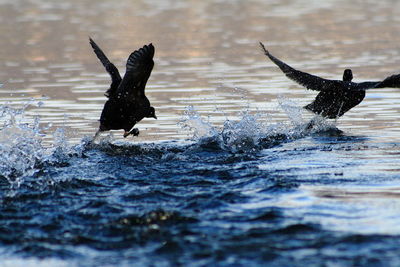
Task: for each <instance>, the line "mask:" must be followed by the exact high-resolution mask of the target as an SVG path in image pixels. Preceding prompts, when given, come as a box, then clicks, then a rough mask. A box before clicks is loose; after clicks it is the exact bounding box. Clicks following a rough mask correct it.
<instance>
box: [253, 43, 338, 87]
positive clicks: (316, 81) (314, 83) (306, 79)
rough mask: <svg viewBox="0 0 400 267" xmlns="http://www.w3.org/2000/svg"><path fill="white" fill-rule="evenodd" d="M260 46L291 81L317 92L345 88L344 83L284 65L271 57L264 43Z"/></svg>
mask: <svg viewBox="0 0 400 267" xmlns="http://www.w3.org/2000/svg"><path fill="white" fill-rule="evenodd" d="M260 45H261V48H262V49H263V51H264V54H265V55H266V56H267V57H269V59H271V61H272V62H274V63H275V64H276V65H277V66H278V67H279V68H280V69H281V70H282V71H283V73H284V74H285V75H286V76H287V77H288V78H289V79H291V80H293V81H295V82H297V83H298V84H300V85H302V86H304V87H306V88H307V89H310V90H315V91H328V90H333V89H335V88H338V87H342V86H343V85H342V84H343V82H342V81H339V80H328V79H323V78H321V77H318V76H315V75H312V74H309V73H306V72H302V71H299V70H296V69H294V68H292V67H291V66H289V65H287V64H286V63H284V62H283V61H281V60H279V59H278V58H276V57H274V56H273V55H271V54H270V53H269V51H268V50H267V49H266V48H265V46H264V45H263V43H261V42H260Z"/></svg>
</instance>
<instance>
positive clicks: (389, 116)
mask: <svg viewBox="0 0 400 267" xmlns="http://www.w3.org/2000/svg"><path fill="white" fill-rule="evenodd" d="M0 4H1V6H2V8H1V11H0V12H1V22H2V32H3V33H4V34H5V35H6V36H7V38H1V40H0V44H1V47H2V49H1V51H0V55H1V58H2V64H1V65H0V73H1V79H2V81H3V82H4V83H5V85H4V87H3V88H2V89H1V90H0V94H1V99H2V100H1V101H2V102H3V103H4V102H5V101H11V102H12V104H15V105H17V103H18V102H20V101H21V100H26V99H30V98H32V97H34V98H39V97H42V96H43V95H45V96H47V97H48V99H47V100H46V101H44V103H45V104H44V105H43V106H42V107H41V108H39V109H37V108H36V109H35V108H33V109H31V110H30V113H31V114H32V115H33V114H37V115H40V116H41V117H43V118H44V121H43V122H46V123H47V122H51V123H53V124H54V127H58V126H61V125H63V126H66V127H68V128H69V129H70V132H76V133H77V135H78V136H79V135H86V134H92V133H93V132H94V131H95V129H96V127H97V119H98V117H99V114H100V111H101V108H102V105H103V103H104V101H105V98H104V96H103V93H104V91H105V90H106V89H107V86H108V84H109V77H108V74H107V73H105V71H104V69H103V67H102V66H101V65H100V64H99V62H98V61H97V59H96V57H95V55H94V54H93V52H92V51H91V48H90V46H89V45H88V38H87V37H88V36H89V35H90V36H92V37H93V38H95V39H96V40H98V42H99V43H100V44H101V46H102V47H103V49H104V50H105V51H106V53H107V55H108V56H109V57H110V58H111V60H112V61H113V62H114V63H115V64H116V65H117V66H118V67H119V68H120V69H121V71H122V72H123V71H124V65H125V60H126V58H127V56H128V55H129V53H130V52H131V51H132V50H133V49H136V48H138V47H140V46H142V45H143V44H145V43H148V42H153V43H154V44H155V46H156V56H155V61H156V65H155V68H154V71H153V74H152V76H151V78H150V81H149V83H148V88H147V92H148V95H149V98H150V99H151V101H152V103H154V106H156V107H157V109H158V114H160V119H159V120H158V121H151V120H144V121H142V123H141V128H142V129H144V130H143V131H141V134H142V136H141V137H140V138H139V140H166V139H175V138H183V137H185V133H182V132H181V131H180V130H179V127H178V126H177V125H176V123H177V121H178V120H179V118H180V117H181V116H182V113H183V110H184V108H185V107H186V106H189V105H194V106H196V108H197V109H198V110H199V111H200V112H202V113H203V114H204V115H207V114H209V115H211V119H212V120H213V121H215V122H217V123H219V124H222V123H223V121H224V120H225V118H226V117H224V116H214V115H213V111H215V110H216V109H223V110H224V111H225V115H226V116H227V117H231V118H235V117H237V113H238V111H240V110H242V109H243V108H244V107H246V106H247V105H249V106H250V109H252V110H258V111H259V112H260V113H264V114H266V115H265V117H267V114H268V115H272V116H273V119H274V120H277V121H282V120H286V119H287V118H286V115H285V114H284V112H282V110H279V108H277V106H278V105H277V96H278V95H279V94H285V96H287V97H288V98H290V99H292V100H294V101H296V102H297V103H298V105H299V106H301V105H303V104H305V103H307V102H309V101H310V100H311V99H312V97H313V96H314V95H315V94H314V93H313V92H306V91H305V90H304V89H303V88H300V87H299V86H297V85H295V84H294V83H293V82H291V81H289V80H287V79H286V78H285V77H283V75H282V74H281V73H280V72H279V71H278V70H277V69H276V67H275V66H273V64H271V62H269V61H268V60H267V59H266V58H265V57H264V56H263V54H262V53H261V52H260V49H259V47H258V41H264V42H265V43H266V44H267V46H268V47H269V48H270V49H271V51H273V53H274V54H276V55H277V56H279V57H280V58H282V59H284V60H285V61H287V62H288V63H290V64H292V65H293V66H294V67H298V68H300V69H302V70H305V71H310V72H313V73H316V74H318V75H321V76H325V77H327V78H340V76H341V73H342V70H343V69H344V68H346V67H351V68H353V71H354V74H355V79H356V80H358V79H360V80H363V79H366V78H370V79H379V78H383V77H386V76H387V75H388V74H391V73H396V72H399V69H398V67H397V66H398V62H399V53H398V47H397V43H398V40H397V38H399V37H398V35H397V34H396V33H397V28H396V25H397V21H398V18H397V16H396V15H395V14H394V13H393V10H395V8H393V7H392V6H391V5H395V6H396V5H398V3H393V2H391V1H383V2H380V3H379V4H376V3H374V9H371V7H370V5H369V3H368V1H362V2H358V1H357V2H353V3H351V4H350V3H346V2H345V1H325V2H323V3H320V2H319V1H312V4H310V1H304V0H293V1H250V2H241V1H234V2H232V1H215V2H213V1H207V2H204V3H198V2H197V1H168V2H166V1H165V2H164V1H151V2H148V1H143V2H137V3H135V5H132V4H131V2H130V1H119V2H118V3H114V2H112V1H102V2H101V3H94V2H93V1H72V2H69V3H53V2H51V1H24V2H23V4H22V1H21V2H20V1H3V2H2V3H0ZM338 6H340V7H341V8H335V7H338ZM342 9H346V10H347V12H344V13H343V12H341V10H342ZM382 14H385V16H383V15H382ZM104 18H107V19H104ZM355 24H356V25H357V27H356V28H355V27H353V26H352V25H355ZM237 89H240V90H242V91H243V93H239V92H238V90H237ZM398 98H399V97H398V94H397V90H396V89H381V90H379V91H378V90H372V91H371V92H368V94H367V97H366V99H365V101H364V102H363V103H362V104H361V105H360V106H359V107H357V108H356V109H354V111H352V112H349V113H348V114H346V116H345V117H344V118H342V119H341V122H340V126H341V127H342V128H350V129H358V128H361V129H360V131H361V130H362V131H363V132H364V133H365V132H368V133H373V132H374V131H375V130H376V129H380V130H381V131H385V132H388V131H389V132H390V135H394V136H398V128H399V127H397V126H398V122H397V120H396V118H397V114H398V113H399V111H400V109H399V108H398V105H395V104H394V103H397V101H396V100H398ZM265 119H266V118H265ZM365 122H367V123H365ZM357 131H358V130H357ZM78 139H79V138H77V139H76V140H78Z"/></svg>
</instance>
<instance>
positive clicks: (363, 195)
mask: <svg viewBox="0 0 400 267" xmlns="http://www.w3.org/2000/svg"><path fill="white" fill-rule="evenodd" d="M1 114H2V118H3V120H5V126H4V127H3V129H2V130H0V140H1V142H0V151H1V153H2V155H3V157H2V159H1V165H0V168H1V173H2V176H1V177H0V203H1V205H0V255H1V257H2V259H3V263H2V264H3V265H4V266H22V265H24V266H26V265H29V266H44V265H48V266H306V265H309V266H398V265H399V264H400V257H399V256H398V255H400V254H399V253H400V249H399V248H400V239H399V237H400V216H399V215H398V211H399V206H400V202H399V201H398V198H399V196H400V191H399V187H398V184H399V180H400V175H399V167H398V166H399V164H400V159H399V154H400V152H399V146H400V142H398V141H395V139H394V140H383V139H382V138H374V137H370V136H363V135H360V134H358V135H354V134H351V133H346V132H345V131H340V130H339V129H338V128H337V126H335V125H334V124H332V123H331V122H330V123H327V122H324V121H321V122H319V124H318V125H317V127H316V129H314V130H312V131H306V130H304V126H305V124H304V123H303V122H301V121H298V123H297V125H296V124H293V123H287V124H274V123H271V124H268V125H265V124H262V123H260V122H259V121H258V118H257V115H250V114H249V113H248V112H246V111H243V112H242V113H241V114H240V116H241V118H240V119H239V120H236V121H230V120H227V121H226V122H225V123H224V125H223V126H222V127H216V126H213V125H212V124H211V123H209V122H208V121H207V120H206V119H205V118H202V117H201V116H200V115H199V114H198V113H197V112H196V111H195V110H194V109H193V108H192V107H189V108H188V109H187V111H186V115H185V118H184V119H183V120H182V122H181V127H183V128H185V129H190V130H191V134H192V137H191V138H189V139H187V140H174V141H165V142H155V143H154V142H147V143H140V142H139V143H138V142H135V140H136V139H129V140H127V141H120V140H114V139H113V137H112V135H111V136H110V135H103V136H102V137H101V138H100V139H99V140H97V141H95V142H94V143H93V142H91V137H90V136H86V137H82V139H81V141H80V142H79V143H77V144H70V143H69V140H68V138H67V137H66V136H65V133H64V131H63V129H62V128H59V129H57V130H56V132H55V133H54V134H53V136H54V140H53V141H52V142H51V145H49V144H46V143H45V142H44V141H43V140H44V134H43V127H44V126H43V125H41V124H40V123H39V122H40V118H36V119H31V120H29V119H28V118H25V117H24V110H23V109H22V110H16V109H12V108H7V107H5V106H3V107H2V113H1ZM288 120H289V119H288ZM115 134H117V133H115ZM118 134H120V133H118ZM6 140H7V141H6ZM381 154H384V155H386V156H385V157H383V156H381ZM2 264H1V263H0V266H1V265H2Z"/></svg>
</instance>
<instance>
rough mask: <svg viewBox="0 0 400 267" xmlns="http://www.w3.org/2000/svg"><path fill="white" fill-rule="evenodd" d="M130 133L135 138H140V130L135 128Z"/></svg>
mask: <svg viewBox="0 0 400 267" xmlns="http://www.w3.org/2000/svg"><path fill="white" fill-rule="evenodd" d="M129 133H130V134H131V135H133V136H138V135H139V129H138V128H133V129H132V130H131V131H130V132H129Z"/></svg>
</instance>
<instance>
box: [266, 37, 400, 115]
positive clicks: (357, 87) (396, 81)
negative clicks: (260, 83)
mask: <svg viewBox="0 0 400 267" xmlns="http://www.w3.org/2000/svg"><path fill="white" fill-rule="evenodd" d="M260 45H261V48H262V49H263V51H264V53H265V55H266V56H267V57H269V58H270V59H271V60H272V61H273V62H274V63H275V64H276V65H277V66H278V67H279V68H280V69H281V70H282V71H283V73H284V74H285V75H286V76H287V77H288V78H289V79H291V80H293V81H295V82H297V83H298V84H300V85H302V86H304V87H306V88H307V89H310V90H315V91H320V93H319V94H318V95H317V97H316V98H315V100H314V101H313V102H312V103H310V104H308V105H306V106H305V107H304V108H305V109H307V110H310V111H312V112H314V113H315V114H318V115H321V116H323V117H325V118H328V119H335V118H337V117H340V116H342V115H343V114H344V113H346V112H347V111H349V110H350V109H351V108H353V107H355V106H357V105H358V104H360V103H361V101H362V100H363V99H364V97H365V90H368V89H372V88H385V87H395V88H398V87H400V74H396V75H392V76H389V77H387V78H386V79H384V80H383V81H368V82H361V83H355V82H352V81H351V80H352V79H353V73H352V71H351V70H350V69H346V70H345V71H344V73H343V80H342V81H340V80H328V79H323V78H320V77H318V76H315V75H311V74H308V73H306V72H302V71H299V70H296V69H294V68H292V67H290V66H289V65H287V64H285V63H284V62H282V61H281V60H279V59H277V58H276V57H274V56H273V55H271V54H270V53H269V52H268V50H267V49H266V48H265V46H264V45H263V44H262V43H261V42H260Z"/></svg>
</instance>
